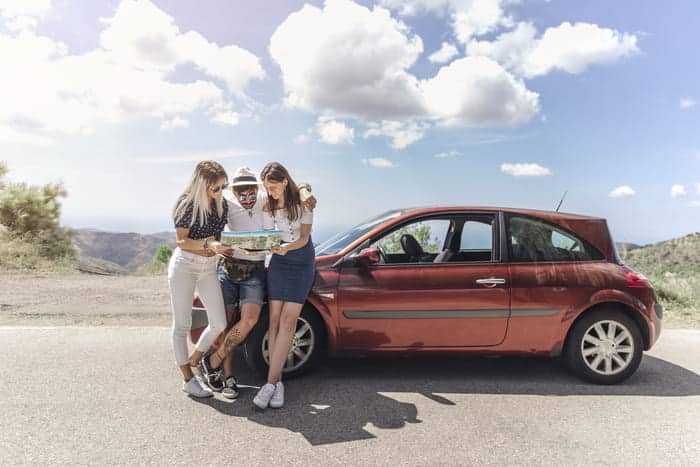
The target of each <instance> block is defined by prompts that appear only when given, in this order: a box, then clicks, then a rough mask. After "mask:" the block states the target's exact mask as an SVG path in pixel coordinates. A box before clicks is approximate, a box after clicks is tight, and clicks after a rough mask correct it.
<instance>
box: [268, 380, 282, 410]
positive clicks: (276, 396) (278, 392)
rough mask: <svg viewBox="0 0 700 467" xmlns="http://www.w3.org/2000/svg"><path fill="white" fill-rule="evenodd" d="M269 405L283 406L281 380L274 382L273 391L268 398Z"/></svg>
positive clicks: (277, 407)
mask: <svg viewBox="0 0 700 467" xmlns="http://www.w3.org/2000/svg"><path fill="white" fill-rule="evenodd" d="M270 407H271V408H273V409H280V408H282V407H284V384H282V381H280V382H279V383H277V384H275V392H274V393H273V394H272V398H271V399H270Z"/></svg>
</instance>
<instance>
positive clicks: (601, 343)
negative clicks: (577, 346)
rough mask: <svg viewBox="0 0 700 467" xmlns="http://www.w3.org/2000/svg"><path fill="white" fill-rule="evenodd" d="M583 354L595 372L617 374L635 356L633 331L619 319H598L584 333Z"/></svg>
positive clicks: (589, 366)
mask: <svg viewBox="0 0 700 467" xmlns="http://www.w3.org/2000/svg"><path fill="white" fill-rule="evenodd" d="M581 356H582V357H583V361H584V362H585V363H586V366H587V367H588V368H590V369H591V370H592V371H594V372H595V373H598V374H599V375H604V376H611V375H616V374H618V373H620V372H622V371H624V370H625V368H627V367H628V366H629V364H630V362H631V361H632V357H633V356H634V339H633V338H632V333H631V332H630V331H629V329H627V327H626V326H624V325H623V324H621V323H620V322H618V321H612V320H603V321H597V322H596V323H594V324H593V325H591V326H590V327H589V328H588V329H587V330H586V332H585V333H584V334H583V339H582V340H581Z"/></svg>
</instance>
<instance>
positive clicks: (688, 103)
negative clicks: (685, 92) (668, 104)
mask: <svg viewBox="0 0 700 467" xmlns="http://www.w3.org/2000/svg"><path fill="white" fill-rule="evenodd" d="M679 105H680V106H681V109H689V108H691V107H695V106H696V105H697V102H695V99H692V98H690V97H683V98H681V100H680V102H679Z"/></svg>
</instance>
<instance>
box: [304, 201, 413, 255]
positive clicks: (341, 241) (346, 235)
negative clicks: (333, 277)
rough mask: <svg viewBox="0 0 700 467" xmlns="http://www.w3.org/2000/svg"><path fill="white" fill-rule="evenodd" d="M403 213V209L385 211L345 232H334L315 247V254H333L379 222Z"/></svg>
mask: <svg viewBox="0 0 700 467" xmlns="http://www.w3.org/2000/svg"><path fill="white" fill-rule="evenodd" d="M403 213H404V211H403V210H395V211H387V212H385V213H382V214H380V215H379V216H377V217H373V218H371V219H369V220H366V221H364V222H362V223H361V224H358V225H356V226H355V227H353V228H352V229H350V230H348V231H346V232H342V233H339V234H336V235H334V236H332V237H331V238H329V239H328V240H326V241H325V242H323V243H321V244H320V245H318V246H317V247H316V256H326V255H334V254H336V253H338V252H340V251H342V250H343V249H344V248H345V247H347V246H348V245H350V244H351V243H352V242H354V241H355V240H357V239H358V238H360V237H361V236H363V235H364V234H365V233H367V232H369V231H370V230H372V229H373V228H375V227H376V226H378V225H379V224H381V223H383V222H386V221H388V220H389V219H394V218H395V217H399V216H400V215H401V214H403Z"/></svg>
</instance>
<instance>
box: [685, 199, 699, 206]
mask: <svg viewBox="0 0 700 467" xmlns="http://www.w3.org/2000/svg"><path fill="white" fill-rule="evenodd" d="M688 206H690V207H691V208H700V200H698V201H691V202H690V203H688Z"/></svg>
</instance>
